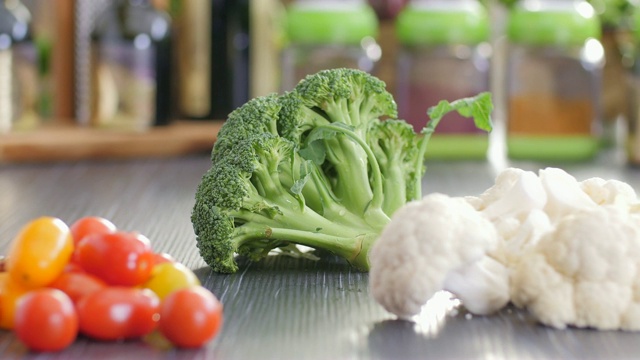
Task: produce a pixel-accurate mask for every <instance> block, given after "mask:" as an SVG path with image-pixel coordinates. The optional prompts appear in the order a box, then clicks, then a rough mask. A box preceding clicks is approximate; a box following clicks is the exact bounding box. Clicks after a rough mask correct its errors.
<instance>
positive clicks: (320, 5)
mask: <svg viewBox="0 0 640 360" xmlns="http://www.w3.org/2000/svg"><path fill="white" fill-rule="evenodd" d="M286 32H287V41H288V45H287V46H286V47H285V49H284V50H283V55H282V83H281V88H282V90H284V91H288V90H291V89H292V88H293V87H294V86H295V85H296V84H297V83H298V82H299V81H300V80H301V79H303V78H304V77H305V76H306V75H309V74H313V73H316V72H318V71H320V70H325V69H332V68H353V69H360V70H363V71H366V72H369V73H373V72H374V70H375V65H376V63H377V62H378V60H379V59H380V57H381V55H382V53H381V49H380V46H379V45H378V43H377V42H376V40H375V39H376V37H377V35H378V19H377V17H376V14H375V12H374V11H373V9H372V8H371V7H370V6H369V5H368V4H367V2H366V1H364V0H298V1H296V2H294V3H292V4H291V5H290V6H289V7H288V9H287V16H286Z"/></svg>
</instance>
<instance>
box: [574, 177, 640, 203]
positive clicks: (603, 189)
mask: <svg viewBox="0 0 640 360" xmlns="http://www.w3.org/2000/svg"><path fill="white" fill-rule="evenodd" d="M580 188H581V189H582V190H583V191H584V192H585V193H586V194H587V195H588V196H589V197H590V198H591V200H593V201H594V202H595V203H596V204H598V205H618V206H631V205H635V204H637V203H638V196H637V195H636V191H635V190H634V189H633V188H632V187H631V185H629V184H627V183H625V182H622V181H618V180H604V179H602V178H591V179H587V180H584V181H582V182H580Z"/></svg>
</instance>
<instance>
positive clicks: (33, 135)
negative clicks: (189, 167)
mask: <svg viewBox="0 0 640 360" xmlns="http://www.w3.org/2000/svg"><path fill="white" fill-rule="evenodd" d="M222 123H223V122H222V121H177V122H175V123H173V124H171V125H168V126H163V127H155V128H152V129H150V130H149V131H145V132H139V133H135V132H123V131H116V130H107V129H96V128H90V127H83V126H77V125H71V124H52V125H45V126H42V127H40V128H38V129H35V130H32V131H25V132H14V133H10V134H5V135H0V163H21V162H54V161H78V160H105V159H127V158H129V159H131V158H145V157H174V156H183V155H188V154H194V153H205V152H210V151H211V148H212V146H213V143H214V141H215V139H216V136H217V134H218V131H219V130H220V127H221V126H222Z"/></svg>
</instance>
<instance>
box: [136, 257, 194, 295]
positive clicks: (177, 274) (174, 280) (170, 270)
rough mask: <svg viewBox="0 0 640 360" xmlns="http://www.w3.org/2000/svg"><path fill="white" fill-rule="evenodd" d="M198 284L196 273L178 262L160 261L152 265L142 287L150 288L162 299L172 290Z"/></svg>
mask: <svg viewBox="0 0 640 360" xmlns="http://www.w3.org/2000/svg"><path fill="white" fill-rule="evenodd" d="M196 285H200V280H198V277H197V276H196V274H194V273H193V271H191V270H190V269H189V268H188V267H186V266H184V265H182V264H180V263H175V262H174V263H161V264H158V265H156V266H154V267H153V271H152V272H151V279H149V281H147V282H146V283H145V284H144V286H143V287H145V288H147V289H150V290H151V291H153V292H154V293H156V295H158V297H159V298H160V299H161V300H162V299H164V298H165V297H167V296H168V295H169V294H171V293H172V292H174V291H176V290H179V289H184V288H188V287H192V286H196Z"/></svg>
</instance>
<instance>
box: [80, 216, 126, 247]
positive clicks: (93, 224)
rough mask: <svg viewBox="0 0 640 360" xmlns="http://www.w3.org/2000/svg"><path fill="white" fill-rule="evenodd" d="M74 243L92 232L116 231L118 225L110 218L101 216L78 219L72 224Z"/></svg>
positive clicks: (107, 232) (108, 232)
mask: <svg viewBox="0 0 640 360" xmlns="http://www.w3.org/2000/svg"><path fill="white" fill-rule="evenodd" d="M70 229H71V235H72V236H73V243H74V244H76V245H77V244H78V243H79V242H80V240H82V239H83V238H84V237H85V236H87V235H90V234H110V233H114V232H116V230H117V228H116V226H115V225H114V224H113V223H112V222H111V221H109V220H107V219H105V218H103V217H100V216H85V217H83V218H80V219H78V220H76V221H75V222H74V223H73V224H71V226H70Z"/></svg>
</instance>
